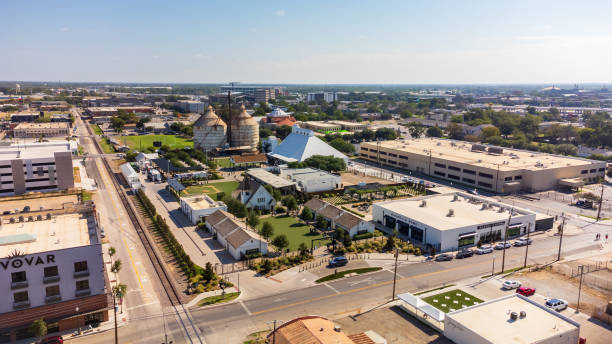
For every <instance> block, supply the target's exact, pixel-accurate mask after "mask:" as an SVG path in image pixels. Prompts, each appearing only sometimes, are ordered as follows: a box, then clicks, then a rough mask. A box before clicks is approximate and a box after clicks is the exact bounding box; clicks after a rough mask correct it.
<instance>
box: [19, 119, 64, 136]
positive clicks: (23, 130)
mask: <svg viewBox="0 0 612 344" xmlns="http://www.w3.org/2000/svg"><path fill="white" fill-rule="evenodd" d="M58 136H64V137H65V136H70V124H68V123H65V122H52V123H19V124H17V126H16V127H15V128H13V137H15V138H40V137H58Z"/></svg>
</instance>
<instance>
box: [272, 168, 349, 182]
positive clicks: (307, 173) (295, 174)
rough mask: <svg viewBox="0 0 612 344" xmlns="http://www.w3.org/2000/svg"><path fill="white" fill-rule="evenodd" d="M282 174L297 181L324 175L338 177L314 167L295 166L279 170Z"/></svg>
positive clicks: (323, 176)
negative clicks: (294, 167) (295, 167)
mask: <svg viewBox="0 0 612 344" xmlns="http://www.w3.org/2000/svg"><path fill="white" fill-rule="evenodd" d="M281 174H282V175H289V176H291V178H292V179H294V180H297V181H309V180H317V179H320V178H325V177H330V176H331V177H338V176H336V175H333V174H331V173H328V172H325V171H321V170H317V169H314V168H297V169H286V170H281Z"/></svg>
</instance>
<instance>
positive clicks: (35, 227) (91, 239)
mask: <svg viewBox="0 0 612 344" xmlns="http://www.w3.org/2000/svg"><path fill="white" fill-rule="evenodd" d="M18 215H19V214H16V215H15V217H17V216H18ZM28 216H29V215H28V214H27V213H26V214H24V217H25V218H26V219H27V217H28ZM3 217H4V219H3V220H4V221H7V220H8V217H10V215H5V216H3ZM43 217H44V215H43ZM96 243H98V239H97V236H96V234H95V232H94V234H93V235H90V234H89V228H88V226H87V216H85V215H82V214H66V215H57V216H53V217H52V218H51V220H47V219H43V220H40V221H32V222H16V223H8V222H4V223H3V224H2V228H0V257H6V256H8V255H9V254H10V252H13V251H15V250H17V251H19V252H23V253H24V254H31V253H38V252H46V251H53V250H61V249H65V248H71V247H79V246H87V245H91V244H96Z"/></svg>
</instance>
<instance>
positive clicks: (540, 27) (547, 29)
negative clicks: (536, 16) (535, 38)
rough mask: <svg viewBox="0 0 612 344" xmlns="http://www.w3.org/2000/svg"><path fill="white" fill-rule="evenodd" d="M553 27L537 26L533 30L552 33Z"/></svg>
mask: <svg viewBox="0 0 612 344" xmlns="http://www.w3.org/2000/svg"><path fill="white" fill-rule="evenodd" d="M552 28H553V27H552V25H547V24H543V25H536V26H534V27H533V29H534V30H535V31H550V30H552Z"/></svg>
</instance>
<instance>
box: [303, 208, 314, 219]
mask: <svg viewBox="0 0 612 344" xmlns="http://www.w3.org/2000/svg"><path fill="white" fill-rule="evenodd" d="M313 216H314V215H313V214H312V211H311V210H310V208H307V207H304V209H303V210H302V214H301V215H300V218H301V219H302V220H304V221H310V220H312V218H313Z"/></svg>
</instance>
